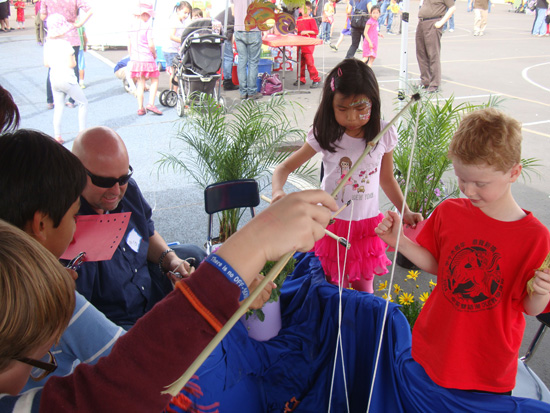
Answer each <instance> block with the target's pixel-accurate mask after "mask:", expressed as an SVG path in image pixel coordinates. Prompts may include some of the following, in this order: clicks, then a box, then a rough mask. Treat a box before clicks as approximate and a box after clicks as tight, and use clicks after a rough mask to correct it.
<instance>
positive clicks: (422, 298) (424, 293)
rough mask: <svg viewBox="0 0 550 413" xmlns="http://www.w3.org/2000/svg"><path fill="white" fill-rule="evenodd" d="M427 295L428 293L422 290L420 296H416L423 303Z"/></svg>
mask: <svg viewBox="0 0 550 413" xmlns="http://www.w3.org/2000/svg"><path fill="white" fill-rule="evenodd" d="M429 296H430V294H429V293H427V292H423V293H422V294H420V297H418V299H419V300H420V301H422V302H423V303H425V302H426V300H427V299H428V297H429Z"/></svg>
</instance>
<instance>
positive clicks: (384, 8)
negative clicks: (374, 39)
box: [378, 0, 390, 31]
mask: <svg viewBox="0 0 550 413" xmlns="http://www.w3.org/2000/svg"><path fill="white" fill-rule="evenodd" d="M389 5H390V2H389V1H388V0H384V1H383V2H382V4H381V5H380V17H379V18H378V30H379V31H380V28H382V27H383V26H384V23H386V19H387V18H388V6H389Z"/></svg>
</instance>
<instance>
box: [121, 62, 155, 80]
mask: <svg viewBox="0 0 550 413" xmlns="http://www.w3.org/2000/svg"><path fill="white" fill-rule="evenodd" d="M129 66H130V74H131V76H132V78H139V77H142V76H143V77H144V78H146V79H151V78H154V77H159V76H160V73H159V69H158V67H157V64H156V63H155V62H133V61H131V62H130V63H129Z"/></svg>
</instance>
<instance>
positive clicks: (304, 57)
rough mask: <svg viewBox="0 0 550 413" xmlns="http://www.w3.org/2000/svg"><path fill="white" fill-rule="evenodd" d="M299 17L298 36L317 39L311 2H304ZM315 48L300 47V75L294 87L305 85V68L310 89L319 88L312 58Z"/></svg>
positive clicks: (297, 24) (317, 73)
mask: <svg viewBox="0 0 550 413" xmlns="http://www.w3.org/2000/svg"><path fill="white" fill-rule="evenodd" d="M300 12H301V15H300V17H299V18H298V21H297V22H296V32H297V33H298V34H299V35H300V36H307V37H313V38H315V37H317V34H318V29H317V23H315V19H314V18H313V17H311V2H310V1H309V0H307V1H306V3H305V7H304V8H300ZM314 50H315V46H301V47H300V65H301V66H300V73H298V79H297V80H296V82H294V86H298V82H300V84H302V85H305V84H306V67H307V71H308V72H309V78H310V79H311V82H312V83H311V86H310V88H311V89H316V88H318V87H320V86H321V78H320V77H319V72H318V71H317V68H316V67H315V59H314V58H313V52H314Z"/></svg>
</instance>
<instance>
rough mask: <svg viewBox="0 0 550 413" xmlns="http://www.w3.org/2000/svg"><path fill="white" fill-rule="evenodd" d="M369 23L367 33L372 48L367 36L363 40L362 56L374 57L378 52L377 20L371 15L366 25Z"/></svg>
mask: <svg viewBox="0 0 550 413" xmlns="http://www.w3.org/2000/svg"><path fill="white" fill-rule="evenodd" d="M369 24H370V27H369V31H368V32H367V35H368V37H369V39H370V41H371V42H372V49H371V47H370V45H369V42H368V40H367V38H366V37H365V39H364V40H363V57H369V56H372V57H376V54H377V52H378V20H375V19H373V18H372V17H371V18H370V19H369V21H368V22H367V25H369Z"/></svg>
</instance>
